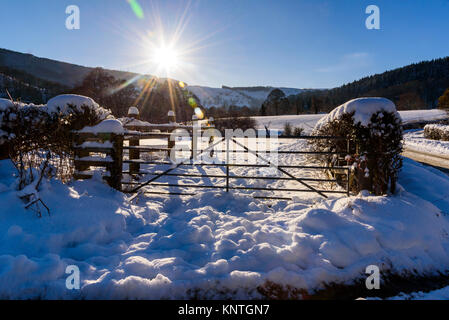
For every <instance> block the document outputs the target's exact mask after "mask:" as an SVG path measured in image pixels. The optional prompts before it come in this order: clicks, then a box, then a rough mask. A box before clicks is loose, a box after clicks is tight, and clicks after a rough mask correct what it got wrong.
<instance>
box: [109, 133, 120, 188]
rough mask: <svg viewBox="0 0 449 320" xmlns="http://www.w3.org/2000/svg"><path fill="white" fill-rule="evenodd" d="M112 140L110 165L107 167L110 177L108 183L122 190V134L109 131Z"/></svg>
mask: <svg viewBox="0 0 449 320" xmlns="http://www.w3.org/2000/svg"><path fill="white" fill-rule="evenodd" d="M111 142H112V147H113V150H112V153H111V158H112V165H111V167H110V169H109V172H110V174H111V177H110V178H109V179H110V180H109V184H110V186H111V187H113V188H114V189H116V190H122V171H123V135H121V134H114V133H111Z"/></svg>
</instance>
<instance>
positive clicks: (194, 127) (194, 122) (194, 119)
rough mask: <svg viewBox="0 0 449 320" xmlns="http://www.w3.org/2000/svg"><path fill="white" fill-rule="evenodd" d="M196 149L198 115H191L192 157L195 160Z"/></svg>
mask: <svg viewBox="0 0 449 320" xmlns="http://www.w3.org/2000/svg"><path fill="white" fill-rule="evenodd" d="M197 150H198V116H197V115H196V114H194V115H193V116H192V159H193V160H196V153H197Z"/></svg>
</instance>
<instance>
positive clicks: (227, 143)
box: [226, 137, 229, 192]
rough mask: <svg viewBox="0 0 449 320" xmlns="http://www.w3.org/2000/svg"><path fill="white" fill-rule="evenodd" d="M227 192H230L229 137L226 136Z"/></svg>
mask: <svg viewBox="0 0 449 320" xmlns="http://www.w3.org/2000/svg"><path fill="white" fill-rule="evenodd" d="M226 192H229V137H226Z"/></svg>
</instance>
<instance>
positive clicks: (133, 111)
mask: <svg viewBox="0 0 449 320" xmlns="http://www.w3.org/2000/svg"><path fill="white" fill-rule="evenodd" d="M138 114H139V109H137V108H136V107H130V108H129V109H128V115H138Z"/></svg>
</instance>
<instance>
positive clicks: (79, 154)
mask: <svg viewBox="0 0 449 320" xmlns="http://www.w3.org/2000/svg"><path fill="white" fill-rule="evenodd" d="M73 140H74V145H75V146H80V145H82V144H83V142H84V139H83V138H81V135H80V134H79V133H74V139H73ZM89 155H90V152H89V151H85V150H83V149H78V148H76V149H75V151H74V156H75V157H74V158H75V159H77V158H83V157H88V156H89ZM89 167H90V166H88V165H82V164H80V163H75V171H76V172H81V171H85V170H87V169H89Z"/></svg>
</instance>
